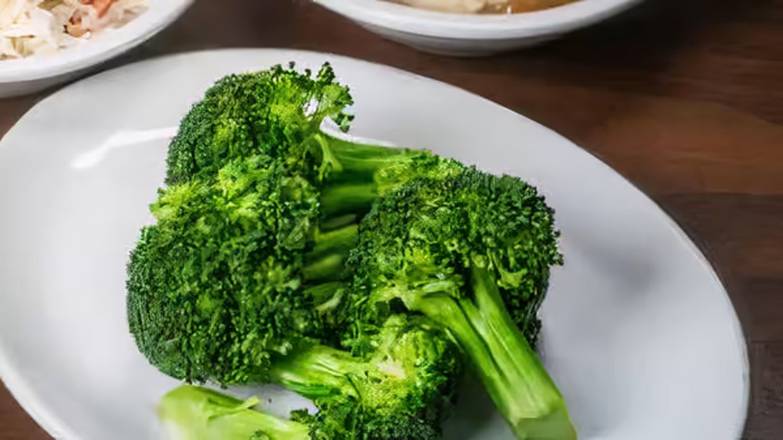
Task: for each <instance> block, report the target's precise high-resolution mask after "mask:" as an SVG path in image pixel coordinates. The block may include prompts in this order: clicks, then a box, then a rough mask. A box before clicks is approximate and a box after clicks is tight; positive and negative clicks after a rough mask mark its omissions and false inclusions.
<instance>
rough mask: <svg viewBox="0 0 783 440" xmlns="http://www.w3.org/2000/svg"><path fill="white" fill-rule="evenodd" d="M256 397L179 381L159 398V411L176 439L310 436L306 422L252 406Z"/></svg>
mask: <svg viewBox="0 0 783 440" xmlns="http://www.w3.org/2000/svg"><path fill="white" fill-rule="evenodd" d="M257 404H258V399H255V398H251V399H248V400H245V401H241V400H237V399H234V398H233V397H229V396H226V395H223V394H220V393H217V392H215V391H212V390H209V389H206V388H202V387H197V386H192V385H182V386H180V387H178V388H175V389H174V390H172V391H169V392H168V393H167V394H166V395H165V396H163V398H162V399H161V401H160V405H159V406H158V414H159V415H160V418H161V420H162V421H163V423H164V426H165V427H166V428H167V431H168V432H169V434H170V437H171V438H173V439H179V440H218V439H220V440H247V439H251V438H264V439H269V440H310V434H309V431H310V430H309V427H308V426H307V425H305V424H302V423H298V422H294V421H291V420H286V419H282V418H279V417H275V416H273V415H270V414H266V413H263V412H261V411H257V410H255V409H253V407H254V406H256V405H257Z"/></svg>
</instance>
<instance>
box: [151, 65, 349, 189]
mask: <svg viewBox="0 0 783 440" xmlns="http://www.w3.org/2000/svg"><path fill="white" fill-rule="evenodd" d="M352 102H353V100H352V98H351V95H350V93H349V92H348V88H347V87H344V86H342V85H340V84H338V83H337V82H336V81H335V77H334V73H333V71H332V69H331V67H330V66H329V65H328V64H326V65H324V67H323V68H322V69H321V70H320V71H319V72H318V73H317V74H316V75H315V76H312V75H311V72H310V71H305V72H304V73H299V72H297V71H296V70H294V69H293V64H292V65H291V67H290V68H288V69H286V68H283V67H281V66H275V67H273V68H271V69H269V70H264V71H260V72H253V73H245V74H239V75H229V76H227V77H225V78H223V79H221V80H220V81H218V82H217V83H216V84H215V85H213V86H212V87H211V88H210V89H209V90H207V92H206V94H205V96H204V98H203V99H202V100H201V101H200V102H198V103H197V104H195V105H194V106H193V108H192V109H191V110H190V112H189V113H188V114H187V115H186V116H185V117H184V119H183V120H182V122H181V123H180V129H179V131H178V133H177V135H176V137H175V138H174V139H173V141H172V142H171V145H170V146H169V154H168V158H167V164H168V171H167V178H166V180H167V183H169V184H176V183H182V182H185V181H189V180H191V179H192V178H193V177H194V176H196V175H198V174H203V173H208V174H214V173H216V172H217V171H218V170H219V169H220V168H222V167H223V165H225V163H226V162H228V161H230V160H231V159H235V158H237V157H247V156H252V155H256V154H264V155H268V156H271V157H276V158H280V157H286V158H287V159H288V160H289V161H290V162H288V165H290V166H292V167H296V166H298V165H299V164H298V163H299V162H302V161H304V160H305V159H306V158H305V156H306V154H307V149H306V148H305V147H306V146H307V145H306V144H307V143H308V139H310V138H311V136H312V132H313V131H314V130H317V129H318V127H319V126H320V124H321V121H322V120H323V119H324V118H327V117H328V118H331V119H332V120H334V121H335V122H337V123H338V124H339V125H340V126H341V127H343V128H344V129H347V128H348V125H349V123H350V120H351V118H352V117H351V116H350V115H348V114H347V113H346V112H345V108H346V107H348V106H349V105H351V104H352ZM302 165H304V164H302Z"/></svg>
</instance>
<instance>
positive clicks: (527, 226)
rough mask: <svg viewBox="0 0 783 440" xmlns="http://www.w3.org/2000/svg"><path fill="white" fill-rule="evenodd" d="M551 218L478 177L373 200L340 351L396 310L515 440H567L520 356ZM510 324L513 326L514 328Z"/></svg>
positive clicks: (547, 385) (508, 185)
mask: <svg viewBox="0 0 783 440" xmlns="http://www.w3.org/2000/svg"><path fill="white" fill-rule="evenodd" d="M557 238H558V233H557V232H556V230H555V228H554V220H553V211H552V210H551V209H550V208H549V207H548V206H547V205H546V204H545V202H544V199H543V198H542V197H541V196H540V195H539V194H538V193H537V191H536V190H535V188H533V187H531V186H529V185H527V184H525V183H524V182H523V181H521V180H519V179H517V178H513V177H495V176H491V175H488V174H485V173H482V172H479V171H477V170H466V171H465V172H464V173H463V174H462V175H460V176H458V177H455V178H451V179H444V180H431V179H424V180H421V181H417V182H414V183H411V184H409V185H407V186H406V187H404V188H403V189H401V190H399V191H397V192H395V193H393V194H391V195H388V196H386V197H384V198H382V199H381V200H379V201H378V202H377V203H376V205H375V206H374V207H373V210H372V211H371V212H370V213H369V214H368V216H367V217H366V218H365V220H364V221H363V222H362V224H361V227H360V231H359V243H358V245H357V247H356V248H355V250H354V251H352V254H351V257H350V259H349V263H348V265H349V266H351V267H355V268H356V279H355V287H354V289H351V290H349V292H352V295H353V296H354V297H355V298H354V299H353V300H351V301H349V303H350V304H352V306H353V307H354V310H353V312H352V313H351V315H352V316H354V317H355V319H356V323H355V324H354V326H353V329H352V331H351V332H350V333H349V334H348V337H347V340H348V343H349V344H356V343H357V341H358V342H359V343H361V341H363V340H364V339H365V336H364V334H365V333H366V332H367V329H368V328H372V323H373V322H378V323H382V322H383V321H384V320H385V317H386V316H387V315H388V314H389V313H390V312H391V311H394V310H397V309H399V307H404V308H406V309H408V310H409V312H412V313H418V314H422V315H424V316H426V317H428V318H429V319H430V320H431V321H432V322H434V323H436V324H437V325H439V326H441V327H442V328H443V329H444V330H445V331H447V332H448V334H449V335H450V336H451V337H452V338H454V340H455V341H456V342H457V344H458V345H459V346H460V347H461V349H462V351H463V352H464V354H465V356H466V358H467V359H468V360H469V361H470V363H471V364H472V366H473V368H474V370H475V371H476V372H477V374H478V376H479V378H480V379H481V381H482V382H483V384H484V386H485V388H486V389H487V391H488V393H489V395H490V397H491V398H492V399H493V400H494V402H495V404H496V406H497V408H498V410H499V411H500V412H501V413H502V414H503V415H504V417H505V418H506V419H507V421H508V422H509V424H510V425H511V427H512V429H513V431H514V432H515V434H516V435H517V437H518V438H520V439H552V440H555V439H556V440H564V439H572V438H575V435H576V434H575V431H574V428H573V426H572V424H571V421H570V419H569V416H568V412H567V409H566V405H565V402H564V400H563V398H562V396H561V394H560V392H559V391H558V389H557V388H556V386H555V384H554V383H553V381H552V379H551V378H550V377H549V375H548V374H547V372H546V370H545V369H544V367H543V366H542V364H541V362H540V361H539V359H538V357H537V356H536V354H535V352H534V351H533V349H532V348H531V344H530V343H529V342H528V341H527V340H526V338H525V335H523V333H522V332H521V331H520V330H519V328H518V326H519V327H520V328H521V329H523V330H524V331H525V332H526V333H527V336H528V337H529V338H530V339H531V340H532V339H534V338H535V335H536V332H537V329H538V324H537V322H538V321H537V318H536V312H537V309H538V306H539V305H540V304H541V301H542V299H543V296H544V294H545V291H546V288H547V282H548V281H547V280H548V278H549V271H550V266H552V265H555V264H559V263H561V255H560V253H559V251H558V246H557ZM515 321H516V322H515Z"/></svg>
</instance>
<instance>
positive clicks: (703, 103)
mask: <svg viewBox="0 0 783 440" xmlns="http://www.w3.org/2000/svg"><path fill="white" fill-rule="evenodd" d="M237 46H240V47H259V46H261V47H294V48H303V49H312V50H319V51H326V52H333V53H339V54H346V55H350V56H354V57H358V58H363V59H368V60H371V61H377V62H381V63H385V64H390V65H394V66H397V67H400V68H403V69H407V70H411V71H414V72H417V73H420V74H423V75H426V76H430V77H434V78H437V79H440V80H443V81H446V82H449V83H452V84H455V85H458V86H460V87H463V88H465V89H468V90H471V91H473V92H475V93H478V94H480V95H483V96H485V97H487V98H489V99H492V100H494V101H497V102H499V103H501V104H503V105H505V106H507V107H509V108H512V109H514V110H515V111H518V112H520V113H523V114H525V115H527V116H529V117H531V118H533V119H536V120H538V121H540V122H542V123H544V124H545V125H548V126H549V127H551V128H553V129H555V130H557V131H559V132H560V133H562V134H564V135H565V136H567V137H569V138H571V139H573V140H574V141H575V142H576V143H578V144H579V145H581V146H583V147H584V148H586V149H587V150H589V151H591V152H592V153H594V154H596V155H597V156H599V157H601V158H602V159H603V160H605V161H606V162H607V163H609V164H610V165H612V166H613V167H614V168H615V169H617V170H618V171H619V172H620V173H622V174H623V175H625V176H626V177H627V178H628V179H630V180H631V181H632V182H634V183H635V184H637V185H638V186H640V187H641V188H642V189H643V190H645V191H646V192H647V193H648V194H650V195H651V196H652V197H653V199H655V200H656V201H657V202H658V203H659V204H660V205H661V206H662V207H663V208H664V209H665V210H666V211H667V212H669V213H670V214H671V215H672V216H673V217H674V218H675V219H676V220H677V221H678V222H679V223H680V224H681V225H683V227H684V228H685V229H686V231H687V232H688V233H689V234H690V236H691V237H692V238H693V239H694V241H695V242H696V243H697V244H698V245H699V246H700V247H701V248H702V250H704V252H705V253H706V255H707V256H708V258H709V259H710V260H711V261H712V263H713V264H714V265H715V267H716V269H717V271H718V272H719V274H720V276H721V278H722V279H723V280H724V282H725V284H726V286H727V288H728V290H729V292H730V295H731V298H732V300H733V302H734V305H735V308H736V309H737V311H738V313H739V315H740V318H741V320H742V324H743V327H744V330H745V333H746V336H747V338H748V343H749V347H748V348H749V355H750V360H751V364H752V382H753V386H752V399H751V400H752V401H751V407H750V409H749V418H748V423H747V426H746V434H745V438H747V439H748V440H777V439H781V438H783V0H754V1H735V2H727V1H722V0H658V1H654V0H649V1H647V2H646V3H645V4H643V5H642V6H640V7H639V8H637V9H634V10H633V11H630V12H628V13H627V14H624V15H623V16H621V17H619V18H617V19H615V20H612V21H611V22H608V23H605V24H603V25H601V26H598V27H595V28H591V29H588V30H585V31H580V32H577V33H575V34H573V35H571V36H570V37H569V38H567V39H564V40H562V41H559V42H555V43H553V44H549V45H547V46H544V47H541V48H536V49H532V50H528V51H524V52H518V53H512V54H506V55H500V56H495V57H491V58H484V59H473V60H466V59H451V58H442V57H437V56H432V55H426V54H421V53H417V52H415V51H413V50H410V49H408V48H405V47H402V46H400V45H397V44H395V43H391V42H387V41H384V40H381V39H380V38H378V37H375V36H373V35H372V34H370V33H368V32H366V31H364V30H363V29H361V28H359V27H356V26H354V25H352V24H351V23H349V22H348V21H346V20H344V19H342V18H339V17H337V16H335V15H333V14H331V13H328V12H326V11H323V10H321V9H320V8H318V7H316V6H314V5H312V4H310V3H309V2H306V1H302V0H264V1H255V2H251V1H242V0H221V1H220V2H218V1H208V0H202V1H199V2H197V4H196V5H195V6H194V7H193V9H192V10H190V11H189V12H188V13H187V14H186V16H185V17H183V19H182V20H180V21H179V22H178V23H176V24H175V25H174V26H173V27H172V28H170V29H169V30H167V31H166V32H164V33H163V34H162V35H160V36H159V37H157V38H155V39H154V40H153V41H151V42H150V43H148V44H146V45H145V46H144V47H142V48H140V49H137V50H135V51H134V52H132V53H131V54H129V55H127V56H125V57H123V58H121V59H119V60H115V61H113V62H111V63H109V65H108V66H107V67H111V66H117V65H121V64H124V63H128V62H131V61H134V60H140V59H145V58H148V57H151V56H158V55H162V54H167V53H171V52H180V51H187V50H197V49H205V48H218V47H237ZM45 95H46V93H43V94H39V95H37V96H34V97H26V98H18V99H12V100H5V101H3V100H0V134H3V133H5V132H6V131H7V130H8V129H9V128H10V126H11V125H12V124H13V123H14V121H16V120H17V118H18V117H19V116H20V115H22V114H23V113H24V112H25V111H26V110H27V109H29V108H30V106H31V105H32V104H34V103H35V102H36V101H37V100H38V99H40V98H41V97H43V96H45ZM0 438H2V439H42V438H46V436H45V434H44V432H43V431H42V430H41V429H40V428H38V427H37V426H36V425H35V423H34V422H33V421H32V420H31V419H30V418H29V417H28V416H26V415H25V414H24V412H23V411H22V410H21V409H19V407H18V406H17V405H16V404H15V402H14V401H13V399H12V398H11V397H10V395H8V394H7V392H6V391H5V390H4V389H3V388H0Z"/></svg>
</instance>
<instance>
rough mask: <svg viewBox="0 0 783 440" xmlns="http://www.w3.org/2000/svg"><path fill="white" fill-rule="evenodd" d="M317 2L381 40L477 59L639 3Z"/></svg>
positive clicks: (533, 42) (616, 0) (628, 0)
mask: <svg viewBox="0 0 783 440" xmlns="http://www.w3.org/2000/svg"><path fill="white" fill-rule="evenodd" d="M315 1H316V2H317V3H319V4H321V5H323V6H324V7H326V8H328V9H331V10H332V11H335V12H337V13H338V14H341V15H344V16H346V17H348V18H350V19H351V20H353V21H355V22H356V23H358V24H359V25H361V26H363V27H365V28H367V29H369V30H371V31H373V32H375V33H377V34H379V35H381V36H384V37H386V38H388V39H390V40H394V41H398V42H400V43H403V44H407V45H409V46H412V47H415V48H417V49H420V50H422V51H425V52H433V53H438V54H445V55H457V56H478V55H489V54H493V53H497V52H503V51H507V50H511V49H518V48H522V47H528V46H533V45H536V44H540V43H543V42H546V41H550V40H553V39H555V38H558V37H560V36H562V35H563V34H566V33H568V32H571V31H574V30H576V29H579V28H583V27H586V26H589V25H592V24H595V23H597V22H600V21H603V20H605V19H607V18H609V17H611V16H613V15H615V14H618V13H620V12H622V11H623V10H625V9H627V8H629V7H631V6H633V5H634V4H636V3H638V2H639V1H641V0H580V1H577V2H575V3H571V4H568V5H565V6H560V7H556V8H552V9H546V10H542V11H536V12H529V13H523V14H509V15H467V14H449V13H443V12H433V11H426V10H422V9H416V8H412V7H409V6H404V5H400V4H396V3H391V2H389V1H386V0H315Z"/></svg>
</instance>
